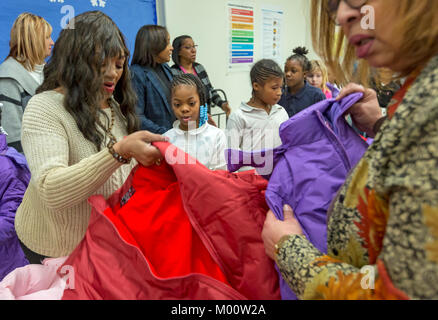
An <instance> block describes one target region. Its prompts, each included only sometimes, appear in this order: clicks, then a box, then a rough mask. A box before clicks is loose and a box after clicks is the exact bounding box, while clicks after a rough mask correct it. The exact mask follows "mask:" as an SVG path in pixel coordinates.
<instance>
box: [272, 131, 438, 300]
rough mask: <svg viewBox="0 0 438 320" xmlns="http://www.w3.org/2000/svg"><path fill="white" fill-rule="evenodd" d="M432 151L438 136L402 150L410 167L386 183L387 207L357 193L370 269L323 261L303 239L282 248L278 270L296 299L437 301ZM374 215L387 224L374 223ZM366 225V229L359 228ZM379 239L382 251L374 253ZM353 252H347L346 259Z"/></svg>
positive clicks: (436, 155)
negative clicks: (388, 191)
mask: <svg viewBox="0 0 438 320" xmlns="http://www.w3.org/2000/svg"><path fill="white" fill-rule="evenodd" d="M437 145H438V134H436V132H432V133H431V134H430V135H427V136H424V137H423V138H422V139H420V140H418V141H416V143H414V144H411V145H410V146H409V147H408V148H407V149H405V150H403V154H404V155H405V156H406V157H408V158H409V161H405V162H404V163H402V164H401V165H400V166H399V165H397V169H394V170H395V171H394V172H393V173H392V174H391V177H389V178H388V180H387V182H386V183H387V184H388V185H391V190H392V191H391V192H390V197H389V199H388V202H387V205H382V204H381V203H382V202H381V200H380V199H379V198H378V196H376V195H375V192H369V193H368V194H367V192H363V193H361V195H360V197H359V201H358V211H359V212H361V215H362V217H363V216H364V213H366V215H367V216H368V217H369V218H368V220H365V219H364V220H362V221H361V222H360V223H358V224H357V225H356V226H357V228H358V230H359V231H358V234H361V238H363V239H368V240H367V241H366V243H367V247H366V248H365V250H366V252H367V254H368V257H369V261H370V262H371V263H370V265H365V266H363V267H361V268H357V267H355V266H353V265H351V264H349V263H346V261H345V260H346V259H343V261H340V260H336V259H334V257H333V256H328V255H323V254H322V253H321V252H319V251H318V250H317V249H316V248H315V247H314V246H313V245H312V244H311V243H310V242H309V241H308V240H306V239H305V238H304V237H303V236H297V235H294V236H290V237H289V239H288V240H286V241H284V242H283V243H282V245H281V246H280V249H279V252H278V255H277V264H278V266H279V269H280V271H281V273H282V275H283V277H284V279H285V280H286V281H287V282H288V283H289V285H290V286H291V288H292V289H293V290H294V291H295V292H296V293H297V294H298V296H299V297H300V298H302V299H409V298H411V299H438V285H437V283H438V282H437V279H438V223H437V221H438V188H437V184H436V182H437V181H438V171H437V170H436V168H437V159H438V148H437V147H436V146H437ZM385 203H386V202H385ZM379 210H381V212H383V214H384V216H387V219H381V218H379V215H378V214H376V212H378V211H379ZM370 219H373V221H372V222H373V224H372V225H371V227H370V224H367V223H364V222H367V221H369V220H370ZM384 220H385V221H384ZM385 224H386V225H385ZM382 226H383V227H384V229H383V233H382V229H381V228H382ZM329 232H330V228H329ZM379 233H381V239H382V240H381V241H382V242H381V243H382V247H381V249H380V250H378V249H377V250H376V249H375V248H376V246H375V243H377V242H376V241H375V239H379V238H378V237H376V235H378V234H379ZM359 246H360V245H359ZM360 248H362V247H361V246H360ZM361 250H364V249H361ZM354 252H355V250H352V248H350V249H349V251H348V254H349V256H350V257H352V256H353V255H354ZM373 257H374V258H373ZM372 260H374V262H373V261H372Z"/></svg>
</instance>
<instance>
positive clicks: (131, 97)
mask: <svg viewBox="0 0 438 320" xmlns="http://www.w3.org/2000/svg"><path fill="white" fill-rule="evenodd" d="M70 23H74V27H73V28H72V29H68V28H66V29H63V30H62V31H61V33H60V35H59V38H58V40H57V41H56V43H55V46H54V48H53V53H52V56H51V58H50V60H49V61H48V63H47V65H46V66H45V68H44V82H43V84H42V85H41V86H40V87H39V88H38V89H37V91H36V92H37V93H40V92H43V91H47V90H53V89H56V88H59V87H62V88H64V89H65V91H66V92H65V98H64V107H65V109H66V110H67V111H68V112H69V113H70V114H71V115H72V117H73V118H74V119H75V121H76V124H77V126H78V127H79V130H80V131H81V132H82V134H83V135H84V137H85V138H86V139H87V140H89V141H91V142H92V143H93V144H94V145H95V146H96V148H97V150H100V149H101V146H102V141H103V139H104V137H103V135H102V133H100V132H99V130H98V126H99V122H98V121H97V119H98V115H99V113H100V112H102V110H101V108H100V107H101V102H102V99H103V98H104V95H103V92H102V84H103V73H102V71H101V67H102V65H103V64H104V62H105V60H107V59H109V58H114V57H121V56H122V55H124V56H125V58H126V59H125V63H124V65H123V73H122V76H121V78H120V80H119V81H118V83H117V85H116V88H115V91H114V95H113V96H114V99H115V100H116V101H117V102H118V103H119V104H120V110H121V112H122V114H123V115H124V116H125V118H126V122H127V130H128V133H132V132H134V131H136V130H138V119H137V116H136V114H135V109H134V108H135V104H136V95H135V92H134V91H133V89H132V85H131V76H130V74H129V68H128V61H129V50H128V49H127V47H126V43H125V39H124V37H123V34H122V33H121V32H120V30H119V28H118V27H117V26H116V24H115V23H114V22H113V21H112V20H111V18H109V17H108V16H107V15H105V14H104V13H102V12H100V11H89V12H85V13H82V14H80V15H78V16H77V17H75V18H74V19H72V21H71V22H70ZM72 26H73V25H72Z"/></svg>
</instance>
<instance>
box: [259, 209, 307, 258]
mask: <svg viewBox="0 0 438 320" xmlns="http://www.w3.org/2000/svg"><path fill="white" fill-rule="evenodd" d="M283 216H284V221H281V220H278V219H277V218H276V217H275V216H274V213H273V212H272V211H271V210H269V211H268V214H267V215H266V220H265V223H264V225H263V230H262V239H263V243H264V245H265V251H266V254H267V255H268V256H269V257H270V258H271V259H273V260H275V244H277V243H278V241H280V239H281V238H282V237H283V236H287V235H294V234H297V235H300V234H303V230H302V229H301V226H300V224H299V222H298V220H297V219H295V217H294V212H293V211H292V208H291V207H289V206H288V205H287V204H285V205H284V207H283Z"/></svg>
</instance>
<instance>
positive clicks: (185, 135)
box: [164, 120, 227, 170]
mask: <svg viewBox="0 0 438 320" xmlns="http://www.w3.org/2000/svg"><path fill="white" fill-rule="evenodd" d="M179 125H180V121H179V120H177V121H175V122H174V123H173V128H172V129H170V130H169V131H167V132H166V133H164V136H166V137H169V139H170V141H169V142H170V143H172V144H173V145H175V146H176V147H178V148H179V149H181V150H183V151H184V152H186V153H188V154H189V155H191V156H192V157H194V158H196V159H197V160H198V161H199V162H200V163H202V164H203V165H205V166H206V167H207V168H209V169H211V170H226V169H227V163H226V161H225V148H226V147H227V139H226V137H225V133H224V132H223V131H222V130H221V129H219V128H216V127H214V126H212V125H210V124H208V123H205V124H204V125H202V127H200V128H195V129H192V130H189V131H183V130H181V129H180V128H179Z"/></svg>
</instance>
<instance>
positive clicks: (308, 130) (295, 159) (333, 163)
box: [226, 93, 368, 299]
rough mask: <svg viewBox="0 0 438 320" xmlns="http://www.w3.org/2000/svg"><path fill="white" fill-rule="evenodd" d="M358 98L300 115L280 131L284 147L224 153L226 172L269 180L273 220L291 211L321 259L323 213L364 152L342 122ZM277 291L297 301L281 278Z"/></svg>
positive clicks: (324, 243)
mask: <svg viewBox="0 0 438 320" xmlns="http://www.w3.org/2000/svg"><path fill="white" fill-rule="evenodd" d="M361 98H362V94H361V93H355V94H352V95H349V96H347V97H345V98H344V99H342V100H341V101H340V102H337V101H335V99H327V100H324V101H321V102H319V103H317V104H315V105H313V106H310V107H308V108H307V109H305V110H303V111H301V112H300V113H298V114H296V115H295V116H294V117H292V118H290V119H289V120H288V121H286V122H284V123H283V124H282V125H281V126H280V137H281V141H282V142H283V144H282V145H281V146H279V147H277V148H275V149H274V150H265V151H261V152H242V151H237V150H227V151H226V152H227V160H228V170H229V171H231V172H233V171H236V170H238V169H239V168H240V167H242V166H243V165H248V164H249V165H251V166H253V167H256V168H257V171H258V173H259V174H262V175H263V176H265V177H266V178H268V179H269V184H268V188H267V190H266V201H267V203H268V205H269V207H270V209H271V210H272V211H273V212H274V214H275V215H276V217H277V218H278V219H280V220H283V205H284V204H288V205H290V206H291V208H292V209H293V211H294V214H295V217H296V218H297V220H298V221H299V223H300V225H301V227H302V229H303V233H304V234H305V236H306V237H307V239H309V241H310V242H311V243H312V244H313V245H314V246H315V247H316V248H317V249H318V250H320V251H321V252H324V253H326V252H327V221H326V220H327V210H328V208H329V206H330V203H331V201H332V199H333V198H334V196H335V195H336V193H337V191H338V189H339V188H340V187H341V186H342V184H343V183H344V181H345V179H346V178H347V175H348V173H349V172H350V171H351V170H352V169H353V167H354V166H355V165H356V164H357V162H358V161H359V160H360V158H361V157H362V156H363V154H364V153H365V151H366V149H367V148H368V143H367V142H365V141H364V140H363V139H362V138H361V137H360V136H359V135H358V134H357V133H356V132H355V131H354V130H353V129H352V128H351V126H349V125H348V123H347V122H346V121H345V119H344V117H343V116H342V114H344V113H345V111H347V110H348V109H349V108H350V107H351V106H352V105H353V104H354V103H356V102H357V101H358V100H360V99H361ZM261 159H264V161H261ZM271 162H272V163H271ZM270 168H273V169H270ZM277 270H278V269H277ZM280 290H281V296H282V299H297V298H296V296H295V294H294V293H293V292H292V290H291V289H290V288H289V286H288V285H287V283H286V282H285V281H284V280H283V278H282V277H281V276H280Z"/></svg>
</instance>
